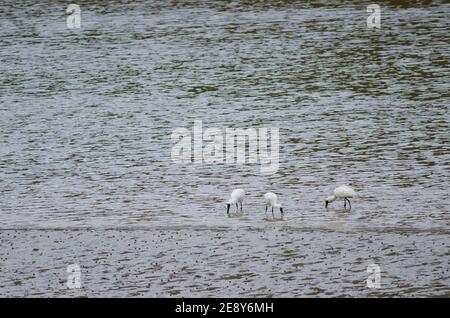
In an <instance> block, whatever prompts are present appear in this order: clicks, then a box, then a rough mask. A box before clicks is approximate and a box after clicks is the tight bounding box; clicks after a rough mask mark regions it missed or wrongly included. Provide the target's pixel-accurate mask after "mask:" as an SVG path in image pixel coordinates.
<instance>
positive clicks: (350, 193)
mask: <svg viewBox="0 0 450 318" xmlns="http://www.w3.org/2000/svg"><path fill="white" fill-rule="evenodd" d="M354 197H356V192H355V190H353V189H352V188H350V187H349V186H346V185H342V186H339V187H337V188H336V189H334V191H333V194H332V195H330V196H329V197H328V198H327V199H326V200H325V208H328V204H330V203H331V202H333V201H336V200H338V199H343V200H344V209H346V208H347V202H348V206H349V210H351V208H352V204H351V203H350V200H349V199H350V198H354Z"/></svg>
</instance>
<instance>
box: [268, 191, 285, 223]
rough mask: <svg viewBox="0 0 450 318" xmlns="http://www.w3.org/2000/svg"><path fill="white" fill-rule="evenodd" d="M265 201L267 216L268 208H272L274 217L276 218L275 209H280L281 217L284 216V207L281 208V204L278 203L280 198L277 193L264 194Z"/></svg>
mask: <svg viewBox="0 0 450 318" xmlns="http://www.w3.org/2000/svg"><path fill="white" fill-rule="evenodd" d="M264 200H265V201H266V214H267V208H272V217H274V215H273V208H279V209H280V213H281V216H283V215H284V212H283V207H282V206H281V204H279V203H278V197H277V195H276V194H275V193H273V192H267V193H266V194H264Z"/></svg>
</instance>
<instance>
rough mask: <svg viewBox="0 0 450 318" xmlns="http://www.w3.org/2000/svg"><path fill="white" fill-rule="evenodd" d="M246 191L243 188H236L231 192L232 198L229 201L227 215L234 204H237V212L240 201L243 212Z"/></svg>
mask: <svg viewBox="0 0 450 318" xmlns="http://www.w3.org/2000/svg"><path fill="white" fill-rule="evenodd" d="M244 196H245V191H244V190H242V189H235V190H233V192H231V198H230V200H228V203H227V215H230V206H231V205H232V204H236V213H237V211H238V208H239V207H238V203H240V204H241V212H242V201H244Z"/></svg>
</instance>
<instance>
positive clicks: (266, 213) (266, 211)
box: [266, 205, 267, 214]
mask: <svg viewBox="0 0 450 318" xmlns="http://www.w3.org/2000/svg"><path fill="white" fill-rule="evenodd" d="M266 214H267V205H266Z"/></svg>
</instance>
